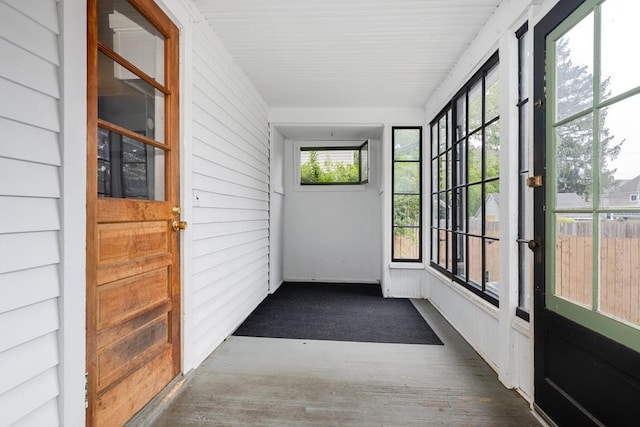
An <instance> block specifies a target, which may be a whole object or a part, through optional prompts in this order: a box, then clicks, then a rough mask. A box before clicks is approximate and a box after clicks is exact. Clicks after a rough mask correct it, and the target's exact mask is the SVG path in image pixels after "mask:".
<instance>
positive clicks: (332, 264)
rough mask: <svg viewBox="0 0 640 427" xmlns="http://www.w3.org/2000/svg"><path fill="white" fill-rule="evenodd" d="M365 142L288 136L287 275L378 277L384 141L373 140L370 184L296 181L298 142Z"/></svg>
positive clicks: (357, 279) (302, 277)
mask: <svg viewBox="0 0 640 427" xmlns="http://www.w3.org/2000/svg"><path fill="white" fill-rule="evenodd" d="M362 142H363V141H343V142H331V143H328V142H322V141H311V142H309V141H291V140H288V141H287V143H286V144H285V164H284V166H285V169H284V170H285V181H284V188H285V195H286V203H285V205H284V220H285V227H284V277H285V280H287V281H310V280H315V281H321V282H322V281H329V282H363V283H377V282H378V281H379V280H380V276H379V274H380V245H381V237H382V236H381V234H380V209H379V206H380V195H379V194H378V186H379V182H380V181H379V180H380V168H379V159H380V154H379V153H380V141H379V140H370V141H369V158H370V171H369V182H368V183H367V184H362V185H355V186H344V187H343V186H323V187H309V186H300V185H299V184H298V183H297V182H296V177H297V176H298V175H297V174H296V167H297V165H298V163H297V162H296V161H295V160H296V156H297V155H298V153H299V147H300V146H327V145H329V144H331V146H334V145H343V146H357V145H360V144H362Z"/></svg>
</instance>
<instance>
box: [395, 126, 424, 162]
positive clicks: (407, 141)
mask: <svg viewBox="0 0 640 427" xmlns="http://www.w3.org/2000/svg"><path fill="white" fill-rule="evenodd" d="M393 143H394V145H395V146H394V147H393V159H394V160H420V129H394V135H393Z"/></svg>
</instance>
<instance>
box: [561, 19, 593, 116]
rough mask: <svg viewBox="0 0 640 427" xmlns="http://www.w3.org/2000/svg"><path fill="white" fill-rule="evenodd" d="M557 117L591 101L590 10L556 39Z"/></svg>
mask: <svg viewBox="0 0 640 427" xmlns="http://www.w3.org/2000/svg"><path fill="white" fill-rule="evenodd" d="M555 64H556V118H557V120H562V119H564V118H566V117H569V116H571V115H573V114H575V113H578V112H580V111H583V110H585V109H586V108H589V107H590V106H591V105H592V104H593V12H592V13H590V14H589V15H588V16H587V17H585V18H584V19H583V20H582V21H581V22H580V23H579V24H578V25H576V26H575V27H573V28H572V29H571V30H569V32H567V34H565V35H564V36H562V37H561V38H560V39H559V40H558V41H557V42H556V57H555Z"/></svg>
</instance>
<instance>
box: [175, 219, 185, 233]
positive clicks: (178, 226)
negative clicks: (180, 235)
mask: <svg viewBox="0 0 640 427" xmlns="http://www.w3.org/2000/svg"><path fill="white" fill-rule="evenodd" d="M185 228H187V221H173V231H178V230H184V229H185Z"/></svg>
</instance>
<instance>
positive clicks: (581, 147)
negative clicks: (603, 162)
mask: <svg viewBox="0 0 640 427" xmlns="http://www.w3.org/2000/svg"><path fill="white" fill-rule="evenodd" d="M592 158H593V120H592V116H591V115H587V116H583V117H581V118H579V119H576V120H573V121H571V122H569V123H566V124H564V125H562V126H558V127H557V128H556V186H557V187H556V188H557V193H558V194H557V207H558V208H562V209H564V208H577V209H583V208H588V207H590V206H592V204H593V170H592V167H593V165H592Z"/></svg>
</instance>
